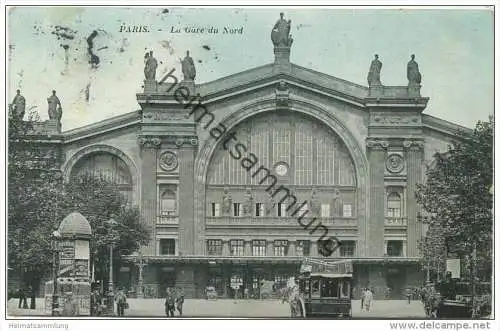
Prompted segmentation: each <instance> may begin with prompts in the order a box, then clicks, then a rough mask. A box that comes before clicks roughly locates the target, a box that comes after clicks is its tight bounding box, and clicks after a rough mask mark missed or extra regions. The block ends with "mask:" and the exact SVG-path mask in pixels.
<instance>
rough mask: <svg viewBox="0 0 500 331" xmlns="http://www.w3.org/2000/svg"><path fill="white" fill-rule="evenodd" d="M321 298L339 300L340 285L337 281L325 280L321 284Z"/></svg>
mask: <svg viewBox="0 0 500 331" xmlns="http://www.w3.org/2000/svg"><path fill="white" fill-rule="evenodd" d="M321 297H322V298H338V297H339V283H338V280H336V279H325V280H323V281H322V282H321Z"/></svg>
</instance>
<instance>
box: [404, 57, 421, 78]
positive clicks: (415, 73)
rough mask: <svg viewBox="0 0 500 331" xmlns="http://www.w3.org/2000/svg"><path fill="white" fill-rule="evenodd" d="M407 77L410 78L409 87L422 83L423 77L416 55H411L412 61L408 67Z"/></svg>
mask: <svg viewBox="0 0 500 331" xmlns="http://www.w3.org/2000/svg"><path fill="white" fill-rule="evenodd" d="M406 76H407V77H408V85H409V86H411V85H413V86H414V85H420V83H421V82H422V75H421V74H420V71H419V69H418V63H417V61H415V55H414V54H412V55H411V59H410V61H409V62H408V65H407V67H406Z"/></svg>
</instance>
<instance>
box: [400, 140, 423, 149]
mask: <svg viewBox="0 0 500 331" xmlns="http://www.w3.org/2000/svg"><path fill="white" fill-rule="evenodd" d="M403 147H404V148H407V149H414V150H420V149H424V141H423V140H422V139H405V141H403Z"/></svg>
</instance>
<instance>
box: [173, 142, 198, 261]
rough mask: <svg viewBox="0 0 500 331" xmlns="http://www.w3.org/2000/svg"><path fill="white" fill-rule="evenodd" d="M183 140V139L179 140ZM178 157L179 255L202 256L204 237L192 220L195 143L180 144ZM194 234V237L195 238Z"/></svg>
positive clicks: (178, 143)
mask: <svg viewBox="0 0 500 331" xmlns="http://www.w3.org/2000/svg"><path fill="white" fill-rule="evenodd" d="M179 139H183V138H179ZM176 144H177V145H181V147H180V149H179V152H178V157H179V255H193V254H197V255H204V254H205V244H204V243H205V236H204V233H203V232H202V231H201V229H198V231H196V230H197V229H195V227H196V225H195V224H194V222H193V219H194V201H193V194H194V158H195V146H196V145H197V141H196V143H194V140H193V143H189V142H188V143H187V144H186V143H184V144H181V141H180V140H179V141H178V142H176ZM195 233H196V236H195Z"/></svg>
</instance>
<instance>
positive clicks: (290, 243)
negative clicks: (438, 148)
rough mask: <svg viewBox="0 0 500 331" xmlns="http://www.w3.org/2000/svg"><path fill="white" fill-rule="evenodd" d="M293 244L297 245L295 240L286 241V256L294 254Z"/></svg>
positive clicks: (295, 253)
mask: <svg viewBox="0 0 500 331" xmlns="http://www.w3.org/2000/svg"><path fill="white" fill-rule="evenodd" d="M295 245H297V242H296V241H289V242H288V256H296V255H297V252H296V251H295Z"/></svg>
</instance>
